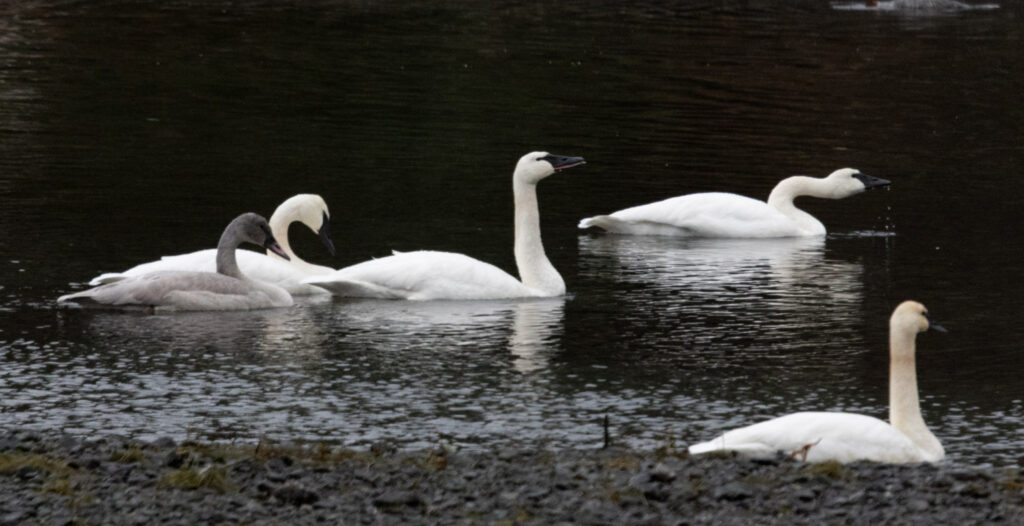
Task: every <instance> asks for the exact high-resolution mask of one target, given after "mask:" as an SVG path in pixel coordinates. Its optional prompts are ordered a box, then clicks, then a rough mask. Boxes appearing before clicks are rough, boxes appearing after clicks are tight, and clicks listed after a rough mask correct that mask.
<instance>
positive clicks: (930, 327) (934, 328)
mask: <svg viewBox="0 0 1024 526" xmlns="http://www.w3.org/2000/svg"><path fill="white" fill-rule="evenodd" d="M924 319H926V320H928V330H930V331H935V332H949V331H947V330H946V328H945V327H943V326H942V325H939V324H938V323H935V322H933V321H932V319H931V318H930V317H928V314H927V313H926V314H925V315H924Z"/></svg>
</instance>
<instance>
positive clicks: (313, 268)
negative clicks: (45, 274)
mask: <svg viewBox="0 0 1024 526" xmlns="http://www.w3.org/2000/svg"><path fill="white" fill-rule="evenodd" d="M324 217H329V212H328V210H327V203H325V202H324V200H323V198H321V197H320V196H319V195H315V194H299V195H295V196H292V197H290V198H288V199H287V200H285V201H284V202H283V203H281V204H280V205H279V206H278V207H277V209H276V210H274V215H272V216H271V217H270V221H269V224H270V229H271V232H272V233H273V234H274V237H275V239H277V240H278V242H279V243H280V246H281V249H282V250H283V251H284V252H285V254H287V255H288V256H289V257H290V258H291V259H290V260H285V259H283V258H281V257H279V256H277V255H276V254H273V253H272V252H269V251H268V252H267V253H266V254H261V253H259V252H253V251H251V250H241V249H240V250H238V251H237V253H236V257H237V259H238V266H239V268H240V269H241V270H242V272H243V273H244V274H245V275H246V276H247V277H249V278H251V279H254V280H257V281H263V282H266V283H273V284H275V285H277V286H279V287H281V288H283V289H285V290H287V291H288V292H289V293H290V294H292V295H295V296H306V295H311V294H325V293H326V291H325V290H323V289H322V288H320V287H316V286H313V285H308V284H304V283H302V280H303V279H306V278H308V277H311V276H319V275H323V274H329V273H331V272H334V269H332V268H330V267H325V266H323V265H315V264H312V263H309V262H306V261H303V260H302V259H301V258H299V257H298V256H296V255H295V253H294V252H293V251H292V249H291V245H290V244H289V242H288V226H289V225H290V224H292V223H293V222H300V223H302V224H304V225H306V226H307V227H309V229H310V230H312V231H313V232H317V231H318V230H319V229H321V228H322V227H323V225H322V221H323V218H324ZM216 270H217V249H215V248H210V249H205V250H198V251H196V252H190V253H188V254H177V255H173V256H163V257H161V258H160V259H159V260H156V261H150V262H148V263H142V264H139V265H136V266H134V267H132V268H130V269H128V270H126V271H124V272H108V273H105V274H101V275H99V276H97V277H95V278H93V279H92V281H90V282H89V285H93V286H96V285H103V284H106V283H113V282H115V281H119V280H122V279H124V278H127V277H137V276H142V275H144V274H149V273H152V272H165V271H189V272H216Z"/></svg>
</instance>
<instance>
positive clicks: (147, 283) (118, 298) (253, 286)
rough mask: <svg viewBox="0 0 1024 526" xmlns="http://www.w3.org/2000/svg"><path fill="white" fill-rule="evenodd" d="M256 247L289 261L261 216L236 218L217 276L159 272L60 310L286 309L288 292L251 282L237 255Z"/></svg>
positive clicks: (76, 298) (88, 294)
mask: <svg viewBox="0 0 1024 526" xmlns="http://www.w3.org/2000/svg"><path fill="white" fill-rule="evenodd" d="M243 242H246V243H253V244H255V245H260V246H262V247H264V248H266V249H267V250H270V251H272V252H274V253H275V254H277V255H279V256H281V257H283V258H285V259H287V258H288V255H287V254H285V252H284V250H282V249H281V246H280V245H278V244H277V241H275V240H274V236H273V234H271V233H270V226H269V225H268V224H267V220H266V219H263V217H262V216H259V215H257V214H253V213H247V214H242V215H240V216H238V217H236V218H235V219H234V220H233V221H231V223H230V224H229V225H228V226H227V228H226V229H224V233H223V234H222V235H221V237H220V242H218V243H217V272H195V271H175V270H168V271H159V272H150V273H147V274H143V275H141V276H133V277H128V278H124V279H121V280H118V281H114V282H112V283H108V284H106V285H100V286H98V287H95V288H92V289H89V290H85V291H82V292H77V293H74V294H67V295H65V296H61V297H60V298H58V299H57V302H58V303H60V304H70V303H74V304H78V305H81V306H101V307H115V308H118V307H119V308H132V307H147V308H152V309H154V310H160V311H163V310H249V309H265V308H270V307H287V306H290V305H291V304H292V297H291V295H290V294H288V291H286V290H284V289H283V288H281V287H278V286H277V285H273V284H270V283H265V282H262V281H256V280H253V279H249V278H247V277H246V276H245V275H244V274H243V273H242V271H241V270H240V269H239V267H238V262H237V260H236V259H235V252H236V250H235V249H236V248H238V245H240V244H241V243H243Z"/></svg>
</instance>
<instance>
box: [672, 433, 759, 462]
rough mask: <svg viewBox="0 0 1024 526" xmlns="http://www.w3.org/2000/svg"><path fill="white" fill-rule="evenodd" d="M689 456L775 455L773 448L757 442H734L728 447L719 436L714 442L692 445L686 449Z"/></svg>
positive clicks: (722, 437)
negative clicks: (733, 453) (727, 453)
mask: <svg viewBox="0 0 1024 526" xmlns="http://www.w3.org/2000/svg"><path fill="white" fill-rule="evenodd" d="M687 450H688V451H689V452H690V454H691V455H703V454H705V453H714V452H716V451H717V452H726V451H735V452H736V453H739V454H740V455H744V456H749V457H764V456H771V455H774V454H775V451H776V450H775V448H772V447H770V446H768V445H766V444H762V443H759V442H734V443H731V444H729V445H726V443H725V437H724V436H720V437H718V438H716V439H714V440H709V441H707V442H701V443H699V444H694V445H692V446H690V447H688V448H687Z"/></svg>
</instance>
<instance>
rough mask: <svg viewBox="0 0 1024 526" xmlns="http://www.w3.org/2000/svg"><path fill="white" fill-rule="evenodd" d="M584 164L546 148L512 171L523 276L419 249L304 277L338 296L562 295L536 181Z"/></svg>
mask: <svg viewBox="0 0 1024 526" xmlns="http://www.w3.org/2000/svg"><path fill="white" fill-rule="evenodd" d="M581 164H584V160H583V158H582V157H565V156H561V155H552V154H549V153H547V152H533V153H528V154H526V155H524V156H523V157H522V158H520V159H519V162H518V164H516V169H515V172H514V173H513V175H512V190H513V194H514V197H515V257H516V266H517V267H518V268H519V275H520V277H521V278H522V281H520V280H518V279H516V278H514V277H512V276H510V275H509V274H508V273H506V272H505V271H503V270H501V269H499V268H498V267H495V266H494V265H491V264H489V263H484V262H482V261H479V260H476V259H473V258H471V257H469V256H465V255H463V254H455V253H451V252H435V251H427V250H421V251H417V252H401V253H395V254H393V255H391V256H387V257H383V258H379V259H372V260H370V261H364V262H362V263H358V264H356V265H352V266H350V267H346V268H343V269H340V270H337V271H335V272H333V273H331V274H328V275H326V276H317V277H313V278H307V279H305V280H303V283H309V284H313V285H316V286H318V287H323V288H325V289H327V290H330V291H331V292H332V293H334V294H335V295H338V296H354V297H367V298H387V299H409V300H436V299H461V300H471V299H501V298H520V297H541V296H561V295H563V294H565V282H564V281H562V276H561V275H560V274H559V273H558V271H557V270H555V267H554V266H552V265H551V262H550V261H548V258H547V255H546V254H545V253H544V245H543V244H542V243H541V237H540V213H539V211H538V209H537V183H538V182H540V180H542V179H544V178H545V177H547V176H549V175H551V174H553V173H555V172H558V171H562V170H566V169H568V168H572V167H574V166H579V165H581Z"/></svg>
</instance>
